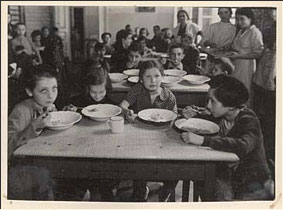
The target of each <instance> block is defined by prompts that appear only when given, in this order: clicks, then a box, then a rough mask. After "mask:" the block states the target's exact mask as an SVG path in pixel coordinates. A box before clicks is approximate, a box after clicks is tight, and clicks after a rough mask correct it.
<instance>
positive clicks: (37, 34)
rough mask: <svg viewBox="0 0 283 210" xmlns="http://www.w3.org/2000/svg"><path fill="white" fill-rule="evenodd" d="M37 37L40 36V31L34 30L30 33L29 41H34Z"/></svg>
mask: <svg viewBox="0 0 283 210" xmlns="http://www.w3.org/2000/svg"><path fill="white" fill-rule="evenodd" d="M37 36H41V32H40V30H34V31H33V32H32V33H31V39H32V40H34V38H35V37H37Z"/></svg>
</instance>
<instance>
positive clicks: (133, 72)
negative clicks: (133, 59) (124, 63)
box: [123, 69, 140, 76]
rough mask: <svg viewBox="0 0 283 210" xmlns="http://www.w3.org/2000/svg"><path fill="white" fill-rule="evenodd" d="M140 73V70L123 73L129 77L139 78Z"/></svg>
mask: <svg viewBox="0 0 283 210" xmlns="http://www.w3.org/2000/svg"><path fill="white" fill-rule="evenodd" d="M139 72H140V70H139V69H129V70H125V71H123V73H124V74H126V75H128V76H139Z"/></svg>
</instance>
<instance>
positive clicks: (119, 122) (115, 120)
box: [107, 116, 124, 133]
mask: <svg viewBox="0 0 283 210" xmlns="http://www.w3.org/2000/svg"><path fill="white" fill-rule="evenodd" d="M107 124H108V126H109V127H110V129H111V132H112V133H123V132H124V118H123V117H120V116H114V117H111V118H110V119H109V120H108V121H107Z"/></svg>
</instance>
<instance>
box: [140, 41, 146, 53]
mask: <svg viewBox="0 0 283 210" xmlns="http://www.w3.org/2000/svg"><path fill="white" fill-rule="evenodd" d="M140 45H141V50H142V51H144V49H145V48H146V41H145V40H142V41H140Z"/></svg>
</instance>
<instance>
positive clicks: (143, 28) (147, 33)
mask: <svg viewBox="0 0 283 210" xmlns="http://www.w3.org/2000/svg"><path fill="white" fill-rule="evenodd" d="M143 30H146V36H148V35H149V32H148V30H147V28H145V27H142V28H141V29H140V34H139V36H141V32H142V31H143Z"/></svg>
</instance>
